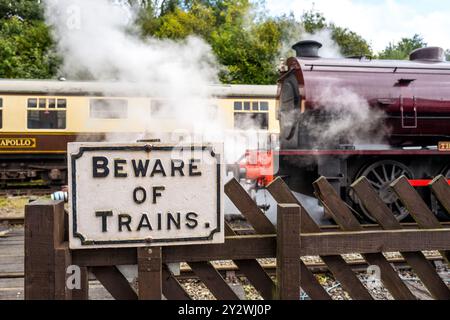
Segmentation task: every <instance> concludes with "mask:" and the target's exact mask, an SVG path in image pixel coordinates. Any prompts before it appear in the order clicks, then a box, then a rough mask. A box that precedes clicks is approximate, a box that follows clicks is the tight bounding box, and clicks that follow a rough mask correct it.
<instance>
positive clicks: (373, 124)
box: [307, 87, 388, 146]
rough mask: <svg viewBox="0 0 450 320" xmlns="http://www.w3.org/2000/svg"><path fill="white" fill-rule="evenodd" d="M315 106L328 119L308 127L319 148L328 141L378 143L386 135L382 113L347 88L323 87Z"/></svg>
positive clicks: (386, 130)
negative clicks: (318, 106) (318, 107)
mask: <svg viewBox="0 0 450 320" xmlns="http://www.w3.org/2000/svg"><path fill="white" fill-rule="evenodd" d="M316 103H318V105H320V106H321V110H323V111H324V112H325V113H326V115H327V119H326V120H325V121H321V122H319V123H316V122H314V121H312V122H310V123H308V124H307V126H308V130H310V132H311V133H312V135H313V137H314V140H315V141H316V142H317V143H318V145H319V146H320V145H327V144H329V143H330V142H343V143H351V144H354V145H362V144H380V143H383V139H384V138H385V137H386V136H387V135H388V128H387V127H386V126H384V124H383V122H384V117H385V114H384V112H383V111H381V110H379V109H376V108H372V107H371V106H370V105H369V103H368V102H367V100H366V99H364V98H363V97H361V96H359V95H358V94H357V93H355V92H353V91H351V90H349V89H345V88H339V89H337V88H331V87H328V88H323V90H322V91H321V94H320V96H319V97H318V99H317V101H316Z"/></svg>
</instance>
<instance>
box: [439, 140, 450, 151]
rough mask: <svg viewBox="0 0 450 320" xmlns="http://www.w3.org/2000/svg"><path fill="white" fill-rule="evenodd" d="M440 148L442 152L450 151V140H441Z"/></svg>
mask: <svg viewBox="0 0 450 320" xmlns="http://www.w3.org/2000/svg"><path fill="white" fill-rule="evenodd" d="M438 150H439V151H442V152H448V151H450V141H444V142H439V144H438Z"/></svg>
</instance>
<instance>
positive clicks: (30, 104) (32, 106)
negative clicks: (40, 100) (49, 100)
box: [28, 99, 37, 108]
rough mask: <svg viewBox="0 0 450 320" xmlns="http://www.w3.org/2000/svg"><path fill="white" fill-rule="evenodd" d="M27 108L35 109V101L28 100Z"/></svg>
mask: <svg viewBox="0 0 450 320" xmlns="http://www.w3.org/2000/svg"><path fill="white" fill-rule="evenodd" d="M28 108H37V99H28Z"/></svg>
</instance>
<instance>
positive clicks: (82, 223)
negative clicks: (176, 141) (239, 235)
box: [68, 143, 224, 249]
mask: <svg viewBox="0 0 450 320" xmlns="http://www.w3.org/2000/svg"><path fill="white" fill-rule="evenodd" d="M68 163H69V236H70V239H69V245H70V248H72V249H89V248H107V247H142V246H168V245H170V246H174V245H192V244H211V243H223V242H224V215H223V194H224V192H223V183H222V179H223V176H224V166H223V145H222V144H208V145H163V144H147V143H134V144H126V145H124V144H120V145H118V144H105V143H69V145H68Z"/></svg>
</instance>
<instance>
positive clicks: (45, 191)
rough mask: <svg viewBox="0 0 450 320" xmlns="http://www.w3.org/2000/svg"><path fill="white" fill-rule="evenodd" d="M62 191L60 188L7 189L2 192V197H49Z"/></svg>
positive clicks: (0, 194) (0, 191) (0, 192)
mask: <svg viewBox="0 0 450 320" xmlns="http://www.w3.org/2000/svg"><path fill="white" fill-rule="evenodd" d="M59 190H61V188H60V187H41V188H36V187H33V188H30V187H27V188H5V189H1V190H0V197H31V196H37V197H41V196H49V195H51V194H52V193H53V192H55V191H59Z"/></svg>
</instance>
